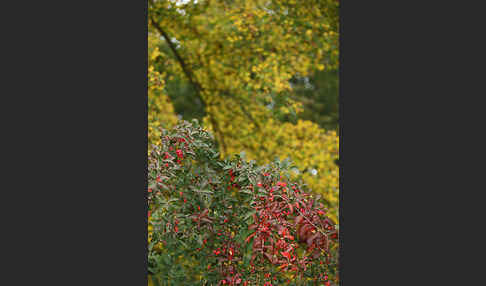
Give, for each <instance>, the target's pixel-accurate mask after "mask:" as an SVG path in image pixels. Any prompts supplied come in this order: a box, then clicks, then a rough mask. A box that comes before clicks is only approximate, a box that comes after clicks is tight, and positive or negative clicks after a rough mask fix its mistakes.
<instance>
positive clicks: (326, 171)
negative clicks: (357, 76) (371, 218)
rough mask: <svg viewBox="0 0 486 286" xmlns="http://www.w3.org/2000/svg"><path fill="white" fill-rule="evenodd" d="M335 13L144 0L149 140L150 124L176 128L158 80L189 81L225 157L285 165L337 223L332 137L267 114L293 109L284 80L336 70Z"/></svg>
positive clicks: (305, 7)
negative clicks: (317, 195) (286, 160)
mask: <svg viewBox="0 0 486 286" xmlns="http://www.w3.org/2000/svg"><path fill="white" fill-rule="evenodd" d="M338 6H339V1H338V0H306V1H297V0H232V1H229V0H211V1H207V0H198V1H190V0H189V1H188V0H185V1H181V0H179V1H171V0H149V11H148V18H149V82H150V81H151V82H152V84H153V85H154V86H156V87H155V89H154V90H153V91H152V94H151V92H150V91H149V114H150V113H153V115H149V126H150V127H152V129H150V127H149V133H150V134H149V138H151V140H152V141H154V140H155V138H156V137H157V135H158V134H156V132H155V131H154V130H155V129H154V127H155V126H156V124H166V125H168V126H170V125H171V124H174V122H175V121H177V117H176V116H175V114H174V111H173V108H172V107H171V105H170V103H169V101H168V97H167V95H166V93H165V92H166V91H165V90H164V88H163V86H164V83H165V82H164V81H163V80H164V79H165V80H170V78H171V77H177V78H180V79H186V80H187V82H188V83H189V84H190V85H192V87H193V88H194V90H195V91H196V94H197V96H198V97H199V99H200V100H201V101H202V102H203V103H204V108H205V112H206V114H207V115H206V117H205V118H204V124H205V126H206V127H207V128H208V129H210V130H212V131H213V134H214V135H215V138H216V140H217V141H218V143H219V145H220V149H221V154H222V155H223V156H226V155H230V154H234V153H239V152H240V151H243V150H244V151H246V154H247V157H248V158H250V159H255V160H257V161H258V162H259V163H266V162H268V161H270V160H272V159H273V158H274V157H275V156H278V157H280V158H282V159H283V158H285V157H290V158H291V159H292V161H293V162H294V163H295V165H296V167H297V168H298V170H299V173H298V174H296V176H299V177H300V178H302V179H303V180H304V181H305V183H307V184H308V185H309V186H310V187H311V188H312V189H313V190H314V191H315V192H317V193H320V194H322V195H323V197H324V199H325V200H326V201H327V202H328V204H329V207H330V211H331V217H333V218H334V219H337V205H338V167H337V166H336V165H335V163H334V160H335V159H337V158H338V141H339V140H338V138H337V136H336V133H335V132H326V131H325V130H322V129H320V128H319V127H318V126H317V125H316V124H314V123H312V122H309V121H298V122H297V123H296V124H293V123H289V122H287V123H282V122H280V121H278V120H277V119H275V117H274V116H273V113H274V112H275V111H280V112H283V113H286V112H290V111H298V109H299V106H297V105H295V104H292V102H291V101H289V100H288V98H289V95H290V94H291V93H292V87H291V85H290V83H289V79H291V78H292V77H294V76H299V77H303V76H307V75H309V74H310V73H312V72H313V71H315V70H322V69H334V68H336V67H337V66H338V39H339V35H338V30H339V29H338V22H339V18H338ZM162 46H164V48H161V47H162ZM151 67H154V68H152V70H151V71H150V68H151ZM149 90H150V84H149ZM150 98H152V103H150ZM279 101H283V102H284V103H283V104H280V105H276V106H275V107H274V108H273V109H269V108H267V107H266V105H267V104H273V103H275V102H279ZM157 102H158V103H157ZM151 104H152V105H151ZM150 116H152V117H150ZM150 122H153V123H150ZM156 122H163V123H156ZM150 124H152V125H150ZM154 142H155V141H154ZM316 172H317V173H316Z"/></svg>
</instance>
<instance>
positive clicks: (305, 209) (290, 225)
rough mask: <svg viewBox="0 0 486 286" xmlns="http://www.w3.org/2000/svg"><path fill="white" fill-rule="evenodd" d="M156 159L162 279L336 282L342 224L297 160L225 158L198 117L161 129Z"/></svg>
mask: <svg viewBox="0 0 486 286" xmlns="http://www.w3.org/2000/svg"><path fill="white" fill-rule="evenodd" d="M161 134H162V135H161V138H160V139H161V140H160V142H161V144H160V145H157V146H153V148H151V149H152V151H151V154H150V155H149V165H148V181H149V188H148V203H149V213H148V216H149V243H148V249H149V257H148V259H149V267H148V269H149V279H150V282H152V283H154V284H155V285H223V284H225V285H265V286H269V285H336V284H337V280H338V279H337V273H336V265H337V257H336V256H335V255H331V253H334V251H332V250H333V249H334V250H335V249H336V247H337V236H338V229H337V226H336V225H335V224H334V222H333V221H332V220H331V219H330V218H329V217H327V214H326V212H327V210H326V209H324V208H323V204H322V201H321V199H320V198H319V197H314V196H313V195H310V194H309V193H308V190H306V189H305V186H301V185H299V184H296V183H294V182H292V181H290V180H289V178H290V177H289V174H288V172H287V170H288V169H289V168H290V167H291V166H292V165H291V163H290V161H288V160H285V161H282V162H280V161H274V162H272V163H270V164H268V165H266V166H256V164H255V162H254V161H250V162H247V161H246V160H245V159H244V157H242V156H234V157H233V158H229V159H226V160H221V159H220V156H219V154H218V152H217V151H216V146H215V143H214V140H213V138H212V135H211V134H210V133H208V132H207V131H205V130H203V129H202V128H201V127H200V126H199V125H198V124H197V122H196V121H195V122H193V123H192V124H190V123H188V122H182V123H181V124H179V125H178V126H176V127H175V128H174V129H173V130H172V131H170V132H168V131H167V130H161Z"/></svg>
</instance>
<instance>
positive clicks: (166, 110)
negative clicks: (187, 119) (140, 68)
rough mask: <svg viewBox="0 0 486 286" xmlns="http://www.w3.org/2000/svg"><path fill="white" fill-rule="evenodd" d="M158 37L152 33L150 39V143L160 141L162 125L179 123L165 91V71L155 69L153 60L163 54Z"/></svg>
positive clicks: (167, 125) (165, 126) (168, 126)
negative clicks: (158, 44)
mask: <svg viewBox="0 0 486 286" xmlns="http://www.w3.org/2000/svg"><path fill="white" fill-rule="evenodd" d="M157 43H158V41H157V39H156V38H155V37H154V36H153V35H151V36H150V37H149V41H148V44H149V45H148V51H149V68H148V137H149V144H158V143H160V139H159V137H160V135H161V134H160V131H159V128H160V127H164V128H171V127H173V126H174V125H175V124H176V123H177V116H176V115H175V112H174V107H173V106H172V104H171V103H170V99H169V96H168V95H167V94H166V92H165V80H164V75H165V74H164V73H160V72H159V71H157V70H155V67H154V64H153V61H154V59H156V58H157V57H159V56H160V55H161V53H160V51H159V48H158V47H157V46H156V45H157Z"/></svg>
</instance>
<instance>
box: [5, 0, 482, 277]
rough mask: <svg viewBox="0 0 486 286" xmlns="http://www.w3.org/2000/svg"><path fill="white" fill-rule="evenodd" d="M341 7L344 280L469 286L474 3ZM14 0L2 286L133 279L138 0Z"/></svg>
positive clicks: (476, 210)
mask: <svg viewBox="0 0 486 286" xmlns="http://www.w3.org/2000/svg"><path fill="white" fill-rule="evenodd" d="M344 2H346V1H342V2H341V10H340V13H341V21H342V22H341V29H342V31H341V53H340V54H341V60H340V63H341V70H340V81H339V84H340V98H339V103H340V105H339V107H340V110H339V126H340V130H339V131H340V135H341V138H340V144H341V146H340V148H341V155H340V160H341V161H340V166H341V187H340V190H341V211H340V214H341V215H340V216H341V222H340V223H341V230H342V232H343V233H342V236H341V239H342V244H341V245H342V247H343V249H342V257H343V259H342V262H341V267H342V269H341V279H342V285H344V283H345V282H346V283H347V284H346V285H348V286H351V285H482V284H484V283H483V282H482V280H484V278H483V277H482V276H481V274H482V273H481V269H480V268H481V266H482V264H483V263H482V261H481V260H480V259H481V258H482V252H480V249H479V245H481V242H482V241H483V239H482V237H481V236H479V231H480V230H481V227H482V223H481V221H480V220H477V221H476V222H477V224H474V220H473V219H474V218H477V217H478V216H479V215H481V213H482V210H483V209H484V207H483V206H482V205H481V202H482V200H479V199H476V198H472V196H471V195H472V194H480V193H481V192H482V191H483V184H481V178H482V177H483V176H482V174H481V173H482V172H483V167H482V166H481V165H479V166H477V167H472V166H471V164H470V162H471V161H473V162H478V163H481V162H482V160H481V159H482V158H483V157H482V156H481V153H480V151H477V153H476V151H473V150H481V149H482V147H483V146H484V144H483V141H481V140H480V136H479V135H481V133H482V129H483V128H482V123H481V122H483V121H481V118H479V116H480V115H481V114H482V113H483V111H482V106H483V105H482V104H479V103H477V102H472V100H476V99H480V98H481V97H482V96H484V94H485V93H484V89H483V88H482V82H484V80H483V79H482V78H483V77H484V72H483V71H482V69H481V67H482V66H483V65H482V63H483V62H484V61H483V60H482V56H481V55H482V51H484V47H483V46H482V45H481V44H480V40H481V38H482V34H483V31H482V29H481V27H483V26H484V25H480V23H478V20H479V19H481V18H482V16H481V15H479V13H480V11H482V10H481V9H478V8H472V7H466V6H465V5H466V4H462V5H461V4H460V3H458V2H451V3H449V4H446V3H444V2H443V1H442V2H437V3H438V5H433V4H431V3H432V2H427V3H428V4H426V3H425V2H423V1H422V2H416V3H412V2H394V1H388V2H380V3H378V2H369V1H348V2H346V3H344ZM16 4H17V7H8V8H3V9H1V10H2V12H3V13H2V14H5V16H10V18H9V19H8V20H6V19H7V18H6V17H2V21H6V22H5V23H4V25H3V28H4V30H5V32H4V35H3V36H4V37H3V39H2V42H3V52H2V59H3V61H2V62H3V64H2V69H4V72H3V78H2V90H1V91H0V94H1V97H2V99H1V104H0V106H1V109H2V119H3V120H2V127H3V128H2V129H3V131H4V132H3V134H4V135H3V136H2V143H4V144H3V145H4V148H2V154H3V156H2V163H3V165H4V168H2V169H3V171H2V176H1V180H2V183H4V184H5V186H2V191H3V194H4V196H3V198H2V200H1V203H2V216H1V217H2V222H3V224H2V234H3V237H2V238H3V241H4V242H3V243H2V249H3V250H4V251H2V258H3V260H5V263H3V265H4V266H3V267H4V269H3V271H2V278H0V279H2V280H3V279H5V280H12V281H8V282H10V284H7V283H8V282H7V281H5V282H3V283H2V285H12V283H11V282H14V283H13V284H20V285H31V284H47V285H145V283H146V257H147V256H146V241H147V239H146V233H147V226H146V214H147V211H146V198H145V192H144V191H142V190H145V189H146V174H145V172H146V157H147V156H146V146H147V145H146V140H147V138H146V134H147V132H146V128H147V110H146V106H147V94H146V92H147V87H146V84H147V81H146V71H147V67H146V60H147V55H146V49H147V32H146V27H147V25H146V3H145V2H144V1H141V2H137V1H126V2H123V1H101V2H100V1H88V2H86V1H83V2H75V3H69V4H68V3H67V2H60V1H59V2H54V3H53V2H49V3H44V2H34V3H24V2H18V3H16ZM427 5H429V6H427ZM445 5H448V6H445ZM474 13H476V15H475V14H474ZM473 67H478V68H479V69H478V70H477V71H476V70H474V69H473ZM473 82H477V83H478V84H477V85H476V86H473V85H472V84H473ZM468 95H469V96H468ZM344 98H346V99H344ZM474 122H478V123H477V125H473V123H474ZM475 128H476V129H475ZM344 133H346V135H345V134H344ZM473 147H476V149H473ZM344 157H346V159H344ZM345 166H346V167H345ZM344 173H346V176H344ZM474 179H476V180H474ZM473 180H474V181H473ZM137 190H139V191H137ZM467 191H469V192H467ZM8 207H10V208H8ZM476 231H477V232H476ZM473 241H477V242H478V244H473V243H472V242H473ZM344 242H345V243H344ZM473 245H474V246H473ZM476 246H477V247H476ZM467 255H470V256H472V258H478V259H479V260H478V261H477V262H470V261H472V260H470V258H471V257H466V256H467ZM344 257H345V258H344ZM476 270H478V271H476ZM473 274H476V276H475V277H473V276H472V275H473ZM474 279H475V280H474ZM27 280H30V281H29V282H30V283H29V282H27Z"/></svg>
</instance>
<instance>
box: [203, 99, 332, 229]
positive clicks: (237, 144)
mask: <svg viewBox="0 0 486 286" xmlns="http://www.w3.org/2000/svg"><path fill="white" fill-rule="evenodd" d="M218 102H219V104H215V105H212V106H211V107H210V108H212V109H213V110H212V111H213V113H214V114H216V115H217V118H216V120H215V121H216V122H218V123H219V125H220V135H221V136H220V138H219V141H220V144H221V145H222V146H221V149H223V150H222V156H223V157H224V156H229V155H231V154H238V153H240V152H241V151H244V152H245V155H246V157H247V158H248V159H251V160H255V161H256V162H257V163H259V164H267V163H269V162H270V161H272V160H273V159H274V158H275V157H279V158H280V159H281V160H283V159H285V158H289V159H291V161H292V162H293V163H294V165H295V167H296V169H295V171H294V178H301V179H302V180H303V181H304V182H305V183H306V184H307V185H308V186H309V187H310V188H311V189H312V190H313V191H314V192H316V193H318V194H321V195H322V197H323V199H324V200H325V201H326V202H327V204H328V207H329V211H330V214H329V216H330V217H331V218H332V219H334V220H335V221H337V220H338V203H339V168H338V166H337V165H336V163H335V161H336V160H337V159H339V138H338V136H337V134H336V131H325V130H323V129H321V128H320V127H319V126H318V125H317V124H315V123H313V122H311V121H307V120H298V121H297V123H296V124H293V123H290V122H285V123H282V122H280V121H278V120H276V119H274V118H273V116H272V114H271V112H270V111H269V110H268V109H267V108H266V107H264V106H258V105H254V106H251V107H249V108H248V111H249V113H250V117H251V118H254V119H255V121H252V120H248V119H247V116H246V115H245V114H244V112H243V111H242V109H241V108H239V105H238V104H237V103H235V101H234V100H231V99H220V100H218ZM295 107H296V109H299V106H298V105H297V106H295ZM256 119H258V121H257V120H256ZM204 123H205V125H206V126H209V129H210V130H211V131H214V130H213V127H212V125H211V122H210V120H209V117H206V118H205V119H204Z"/></svg>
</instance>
